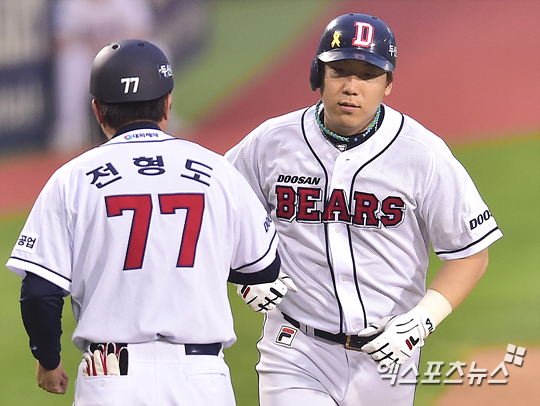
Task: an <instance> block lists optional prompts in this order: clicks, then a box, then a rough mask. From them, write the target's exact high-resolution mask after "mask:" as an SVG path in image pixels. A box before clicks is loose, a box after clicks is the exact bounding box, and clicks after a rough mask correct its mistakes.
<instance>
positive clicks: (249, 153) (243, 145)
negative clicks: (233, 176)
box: [225, 127, 270, 211]
mask: <svg viewBox="0 0 540 406" xmlns="http://www.w3.org/2000/svg"><path fill="white" fill-rule="evenodd" d="M261 131H262V130H261V128H260V127H258V128H256V129H255V130H253V131H252V132H251V133H249V134H248V135H247V136H246V137H245V138H244V139H243V140H242V141H240V142H239V143H238V144H236V145H235V146H234V147H232V148H231V149H230V150H229V151H227V153H226V154H225V158H226V159H227V160H228V161H229V162H231V163H232V164H233V165H234V167H235V168H236V169H237V170H238V171H239V172H240V173H241V174H242V175H243V176H244V178H245V179H246V180H247V182H248V183H249V185H250V186H251V188H252V189H253V191H254V192H255V194H256V196H257V197H258V199H259V201H260V202H261V203H262V204H263V206H264V208H265V209H266V211H270V207H268V202H267V201H266V199H265V197H264V193H263V191H262V189H261V184H262V183H263V182H261V181H260V179H259V178H260V176H261V175H260V171H259V164H258V157H259V153H258V148H259V136H260V134H259V133H260V132H261Z"/></svg>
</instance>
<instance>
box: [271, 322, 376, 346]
mask: <svg viewBox="0 0 540 406" xmlns="http://www.w3.org/2000/svg"><path fill="white" fill-rule="evenodd" d="M281 314H283V318H284V319H285V320H287V321H288V322H289V323H291V324H292V325H293V326H294V327H296V328H297V329H299V330H300V331H303V332H304V333H306V334H308V329H307V328H304V329H302V327H301V326H302V325H301V323H300V322H299V321H297V320H295V319H293V318H292V317H291V316H289V315H288V314H285V313H283V312H281ZM310 330H311V329H310ZM312 330H313V335H314V336H315V337H319V338H324V339H325V340H329V341H333V342H335V343H339V344H343V345H345V348H347V349H348V350H355V351H362V350H361V348H362V347H363V346H364V345H366V344H367V343H368V342H370V341H371V340H373V339H374V338H375V337H377V336H378V335H379V334H380V333H375V334H374V335H371V336H368V337H358V336H357V335H347V334H345V333H338V334H332V333H329V332H327V331H323V330H319V329H316V328H314V329H312Z"/></svg>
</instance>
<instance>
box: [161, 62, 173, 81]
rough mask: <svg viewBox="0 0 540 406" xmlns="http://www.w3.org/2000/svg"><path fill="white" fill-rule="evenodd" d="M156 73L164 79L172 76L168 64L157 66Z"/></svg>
mask: <svg viewBox="0 0 540 406" xmlns="http://www.w3.org/2000/svg"><path fill="white" fill-rule="evenodd" d="M158 72H159V76H160V77H162V78H164V79H165V78H170V77H171V76H172V75H173V73H172V68H171V65H169V64H168V63H164V64H162V65H159V67H158Z"/></svg>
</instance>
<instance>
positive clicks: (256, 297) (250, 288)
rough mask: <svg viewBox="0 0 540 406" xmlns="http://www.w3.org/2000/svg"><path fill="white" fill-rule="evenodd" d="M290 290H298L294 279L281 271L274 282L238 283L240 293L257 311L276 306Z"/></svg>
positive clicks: (265, 310) (263, 311) (262, 311)
mask: <svg viewBox="0 0 540 406" xmlns="http://www.w3.org/2000/svg"><path fill="white" fill-rule="evenodd" d="M288 290H292V291H293V292H297V291H298V289H297V288H296V285H295V284H294V282H293V281H292V279H291V278H290V277H289V276H288V275H286V274H284V273H283V272H280V273H279V276H278V278H277V279H276V280H275V281H274V282H270V283H261V284H258V285H236V292H237V293H238V295H239V296H240V297H241V298H242V299H244V302H246V303H247V305H248V306H249V307H251V309H253V310H254V311H256V312H257V313H266V312H268V311H269V310H272V309H273V308H275V307H276V306H277V305H278V304H279V303H281V301H282V300H283V297H284V296H285V294H286V293H287V291H288Z"/></svg>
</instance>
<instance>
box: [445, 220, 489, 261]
mask: <svg viewBox="0 0 540 406" xmlns="http://www.w3.org/2000/svg"><path fill="white" fill-rule="evenodd" d="M497 230H499V227H495V228H493V229H491V230H490V231H488V232H487V233H486V234H485V235H484V236H483V237H481V238H479V239H478V240H476V241H474V242H472V243H470V244H469V245H467V246H465V247H463V248H459V249H457V250H453V251H435V254H437V255H440V254H455V253H456V252H461V251H465V250H467V249H469V248H471V247H473V246H475V245H476V244H478V243H479V242H481V241H482V240H484V239H485V238H487V237H488V236H489V235H490V234H492V233H494V232H495V231H497Z"/></svg>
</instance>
